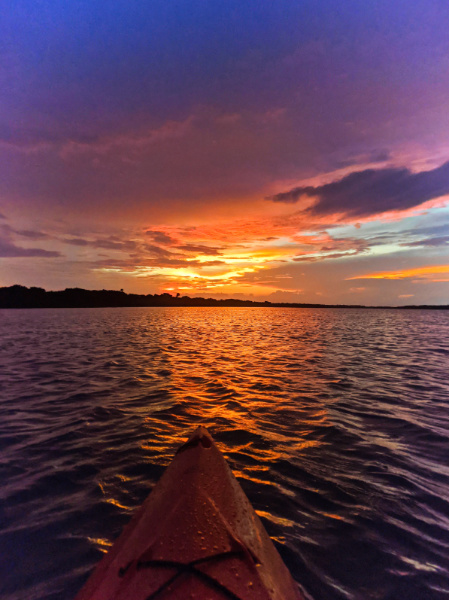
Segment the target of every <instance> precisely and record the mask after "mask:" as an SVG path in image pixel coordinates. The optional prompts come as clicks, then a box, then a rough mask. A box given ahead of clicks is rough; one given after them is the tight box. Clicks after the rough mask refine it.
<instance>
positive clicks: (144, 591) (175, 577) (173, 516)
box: [75, 427, 304, 600]
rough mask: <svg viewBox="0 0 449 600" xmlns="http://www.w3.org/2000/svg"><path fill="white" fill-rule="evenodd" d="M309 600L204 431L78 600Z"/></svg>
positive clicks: (189, 445) (139, 512)
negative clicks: (202, 599)
mask: <svg viewBox="0 0 449 600" xmlns="http://www.w3.org/2000/svg"><path fill="white" fill-rule="evenodd" d="M152 598H158V599H160V600H174V599H179V600H181V599H186V598H198V599H201V598H207V599H210V600H216V599H217V600H222V599H224V598H234V599H238V600H256V599H257V600H304V596H303V595H302V593H301V592H300V590H299V587H298V585H297V584H296V583H295V581H294V580H293V578H292V577H291V575H290V572H289V571H288V569H287V567H286V566H285V564H284V563H283V561H282V559H281V557H280V555H279V553H278V552H277V550H276V548H275V547H274V545H273V543H272V541H271V539H270V538H269V536H268V534H267V532H266V531H265V529H264V527H263V525H262V523H261V521H260V519H259V517H258V516H257V515H256V513H255V512H254V509H253V508H252V506H251V504H250V502H249V500H248V499H247V497H246V495H245V493H244V492H243V490H242V488H241V486H240V484H239V483H238V482H237V480H236V479H235V477H234V475H233V474H232V471H231V469H230V468H229V466H228V464H227V462H226V461H225V459H224V458H223V456H222V454H221V453H220V451H219V450H218V448H217V447H216V445H215V443H214V442H213V440H212V438H211V436H210V434H209V432H208V431H207V430H206V429H205V428H203V427H200V428H198V429H197V430H196V431H195V432H194V433H193V435H192V436H191V438H190V439H189V441H188V442H187V443H186V444H184V445H183V446H181V447H180V449H179V450H178V452H177V454H176V456H175V458H174V460H173V461H172V463H171V464H170V465H169V466H168V467H167V469H166V471H165V472H164V474H163V475H162V477H161V479H160V481H159V482H158V483H157V484H156V486H155V488H154V489H153V491H152V492H151V494H150V495H149V496H148V498H147V499H146V500H145V502H144V503H143V505H142V506H141V507H140V509H138V510H137V511H136V513H135V514H134V516H133V518H132V519H131V521H130V523H129V524H128V525H127V526H126V527H125V529H124V530H123V532H122V534H121V535H120V537H119V538H118V540H117V541H116V542H115V544H114V545H113V547H112V548H111V550H110V551H109V552H108V554H107V555H105V557H104V558H103V559H102V560H101V562H100V563H99V565H98V566H97V567H96V569H95V570H94V572H93V574H92V576H91V577H90V579H89V580H88V581H87V583H86V584H85V586H84V587H83V589H82V590H81V591H80V593H79V594H78V595H77V597H76V599H75V600H130V599H133V600H150V599H152Z"/></svg>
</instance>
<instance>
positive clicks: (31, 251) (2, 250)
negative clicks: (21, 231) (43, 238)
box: [0, 240, 61, 258]
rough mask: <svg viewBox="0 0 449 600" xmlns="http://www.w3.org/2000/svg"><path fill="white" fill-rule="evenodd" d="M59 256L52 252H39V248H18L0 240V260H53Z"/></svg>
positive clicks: (57, 253)
mask: <svg viewBox="0 0 449 600" xmlns="http://www.w3.org/2000/svg"><path fill="white" fill-rule="evenodd" d="M57 256H61V254H60V253H59V252H55V251H53V250H41V249H40V248H20V247H18V246H16V245H14V244H12V243H11V242H8V241H6V240H0V257H1V258H19V257H23V258H26V257H45V258H55V257H57Z"/></svg>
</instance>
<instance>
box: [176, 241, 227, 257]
mask: <svg viewBox="0 0 449 600" xmlns="http://www.w3.org/2000/svg"><path fill="white" fill-rule="evenodd" d="M176 247H177V248H178V249H179V250H184V251H185V252H195V253H197V254H204V255H206V256H217V255H219V254H220V252H219V251H218V248H211V247H210V246H202V245H201V244H199V245H195V244H185V245H184V246H176Z"/></svg>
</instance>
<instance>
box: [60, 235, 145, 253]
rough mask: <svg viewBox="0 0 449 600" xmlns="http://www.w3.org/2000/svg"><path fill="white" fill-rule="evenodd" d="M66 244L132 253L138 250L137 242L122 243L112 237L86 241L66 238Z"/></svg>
mask: <svg viewBox="0 0 449 600" xmlns="http://www.w3.org/2000/svg"><path fill="white" fill-rule="evenodd" d="M63 241H64V242H65V243H66V244H71V245H72V246H89V247H91V248H101V249H103V250H121V251H128V252H132V251H134V250H136V249H137V248H138V245H137V244H136V242H133V241H131V240H128V241H121V240H120V238H117V237H116V236H111V237H110V238H107V239H105V240H98V239H97V240H86V239H84V238H64V239H63Z"/></svg>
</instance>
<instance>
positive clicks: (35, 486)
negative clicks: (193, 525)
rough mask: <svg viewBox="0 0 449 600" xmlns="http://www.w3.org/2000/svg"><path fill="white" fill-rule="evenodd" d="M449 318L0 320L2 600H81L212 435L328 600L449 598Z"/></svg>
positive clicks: (76, 312)
mask: <svg viewBox="0 0 449 600" xmlns="http://www.w3.org/2000/svg"><path fill="white" fill-rule="evenodd" d="M448 340H449V312H447V311H431V310H416V311H405V310H396V311H395V310H357V309H348V310H344V309H337V310H332V309H281V308H104V309H58V310H2V311H0V392H1V393H0V482H1V488H0V597H1V598H2V599H3V600H41V599H42V600H44V599H46V600H56V599H58V600H70V599H71V598H73V596H74V595H75V593H76V592H77V590H78V589H79V587H80V586H81V585H82V583H83V582H84V581H85V580H86V578H87V576H88V574H89V572H90V570H91V569H92V567H93V565H94V564H95V563H96V562H97V561H98V559H99V558H100V557H101V555H102V553H103V552H104V551H105V550H106V549H107V548H108V547H109V545H110V544H111V542H112V540H113V539H114V538H116V537H117V535H118V534H119V532H120V530H121V528H122V527H123V526H124V524H125V523H126V522H127V521H128V520H129V518H130V515H131V513H132V511H133V509H135V508H136V507H137V506H138V505H140V503H141V502H142V501H143V500H144V498H145V497H146V495H147V494H148V492H149V491H150V489H151V488H152V486H153V485H154V483H155V482H156V481H157V479H158V478H159V477H160V475H161V473H162V471H163V469H164V467H165V466H166V465H167V464H168V463H169V462H170V459H171V457H172V456H173V454H174V452H175V450H176V448H177V446H178V445H179V444H180V443H181V442H182V441H183V440H185V439H186V437H187V435H188V434H189V432H190V431H191V430H192V429H193V428H194V427H195V426H196V425H198V424H203V425H205V426H207V427H209V428H210V430H211V432H212V434H213V435H214V437H215V439H216V441H217V442H218V445H219V447H220V448H221V450H222V451H223V452H224V453H225V455H226V457H227V459H228V461H229V463H230V465H231V467H232V468H233V470H234V472H235V474H236V476H237V477H238V479H239V481H240V483H241V484H242V486H243V488H244V489H245V491H246V493H247V495H248V496H249V498H250V500H251V502H252V504H253V506H254V507H255V508H256V510H257V512H258V514H259V515H260V517H261V519H262V521H263V523H264V525H265V527H266V528H267V530H268V532H269V533H270V535H271V536H272V537H273V539H274V540H275V543H276V545H277V548H278V549H279V551H280V553H281V555H282V557H283V558H284V560H285V562H286V563H287V565H288V567H289V568H290V570H291V572H292V574H293V575H294V577H295V578H296V579H297V580H298V582H300V583H301V584H302V585H303V587H304V588H305V589H306V590H307V592H308V593H309V594H310V595H311V596H312V597H313V598H314V599H315V600H341V599H349V600H367V599H372V600H374V599H375V600H384V599H385V600H403V599H404V600H405V599H408V598H416V599H417V600H426V599H432V600H443V599H448V598H449V342H448Z"/></svg>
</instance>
